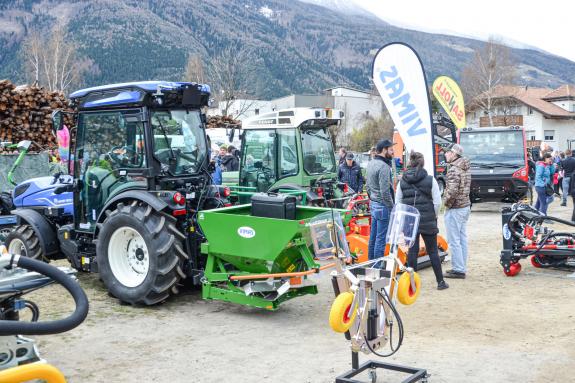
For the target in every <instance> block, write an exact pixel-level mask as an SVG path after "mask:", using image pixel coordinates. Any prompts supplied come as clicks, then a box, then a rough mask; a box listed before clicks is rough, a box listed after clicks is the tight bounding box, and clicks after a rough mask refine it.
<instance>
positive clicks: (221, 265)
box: [198, 205, 347, 310]
mask: <svg viewBox="0 0 575 383" xmlns="http://www.w3.org/2000/svg"><path fill="white" fill-rule="evenodd" d="M250 209H251V206H250V205H239V206H234V207H227V208H221V209H215V210H209V211H202V212H200V213H199V215H198V223H199V225H200V228H201V230H202V232H203V233H204V235H205V236H206V238H207V239H208V240H207V242H205V243H203V244H202V247H201V251H202V253H203V254H204V255H206V256H207V261H206V268H205V273H204V280H203V287H202V296H203V298H204V299H217V300H223V301H229V302H235V303H240V304H244V305H249V306H254V307H259V308H264V309H268V310H276V309H277V308H278V306H279V304H280V303H281V302H284V301H286V300H288V299H291V298H294V297H297V296H301V295H305V294H316V293H317V286H316V284H315V281H314V280H313V279H314V276H317V273H319V271H320V270H321V269H323V268H326V267H327V266H329V265H324V266H321V265H320V264H319V263H317V261H316V260H315V257H314V251H313V249H314V246H313V241H312V238H311V235H310V227H309V223H310V221H311V220H312V219H314V218H315V217H316V216H318V215H320V214H322V213H324V214H325V213H326V212H329V211H330V209H325V208H318V207H308V206H297V208H296V209H295V219H278V218H267V217H260V216H254V215H252V214H251V210H250ZM333 214H335V215H338V214H340V215H342V216H344V217H346V216H347V213H346V212H345V211H343V210H333Z"/></svg>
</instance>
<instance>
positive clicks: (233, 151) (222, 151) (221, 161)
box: [208, 136, 240, 185]
mask: <svg viewBox="0 0 575 383" xmlns="http://www.w3.org/2000/svg"><path fill="white" fill-rule="evenodd" d="M208 147H209V148H211V140H210V138H209V136H208ZM208 155H209V156H210V163H211V168H212V169H213V170H212V173H211V176H212V180H213V183H214V184H215V185H221V184H222V181H223V179H222V172H235V171H239V170H240V151H239V150H238V149H237V148H236V147H235V146H233V145H227V146H226V145H222V146H220V148H219V151H218V153H217V154H216V155H215V156H213V157H212V155H211V150H210V151H209V153H208Z"/></svg>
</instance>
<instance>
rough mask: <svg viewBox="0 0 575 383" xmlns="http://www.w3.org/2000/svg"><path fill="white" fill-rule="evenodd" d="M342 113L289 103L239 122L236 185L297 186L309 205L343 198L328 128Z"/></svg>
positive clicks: (257, 189) (255, 188) (255, 187)
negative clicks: (290, 105)
mask: <svg viewBox="0 0 575 383" xmlns="http://www.w3.org/2000/svg"><path fill="white" fill-rule="evenodd" d="M342 118H343V112H341V111H339V110H335V109H321V108H292V109H284V110H280V111H276V112H272V113H267V114H263V115H259V116H256V117H253V118H251V119H248V120H246V121H244V122H243V124H242V130H243V135H242V158H241V162H240V171H239V186H240V187H243V188H246V189H248V190H252V191H255V192H280V191H302V192H304V194H306V199H307V202H308V203H309V204H314V205H325V204H326V202H329V201H333V200H337V199H338V198H341V197H343V194H344V185H343V184H340V183H339V182H338V180H337V162H336V159H335V156H334V149H333V142H332V138H331V135H330V130H329V129H330V127H331V126H334V125H338V124H340V122H341V119H342ZM336 206H337V205H336Z"/></svg>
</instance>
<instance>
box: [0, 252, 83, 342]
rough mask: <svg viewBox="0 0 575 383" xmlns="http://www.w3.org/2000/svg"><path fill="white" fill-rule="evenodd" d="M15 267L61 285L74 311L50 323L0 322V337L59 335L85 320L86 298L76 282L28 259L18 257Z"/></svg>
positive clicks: (41, 263) (44, 264) (52, 267)
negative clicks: (67, 294) (40, 275)
mask: <svg viewBox="0 0 575 383" xmlns="http://www.w3.org/2000/svg"><path fill="white" fill-rule="evenodd" d="M16 266H18V267H21V268H23V269H26V270H30V271H35V272H37V273H40V274H42V275H45V276H47V277H49V278H51V279H53V280H54V281H56V282H57V283H58V284H60V285H62V286H63V287H64V288H65V289H66V290H68V292H69V293H70V294H71V295H72V298H74V303H75V304H76V309H75V310H74V312H73V313H72V314H71V315H70V316H68V317H67V318H64V319H59V320H55V321H50V322H18V321H7V320H0V336H6V335H47V334H59V333H62V332H66V331H70V330H72V329H73V328H75V327H76V326H78V325H79V324H80V323H82V322H83V321H84V319H86V316H87V315H88V298H87V297H86V293H84V290H82V288H81V287H80V285H79V284H78V283H77V282H76V281H74V280H73V279H72V278H70V277H69V276H68V275H66V274H65V273H64V272H62V271H61V270H59V269H57V268H55V267H54V266H50V265H48V264H46V263H44V262H40V261H37V260H34V259H30V258H28V257H20V258H19V259H18V263H17V265H16Z"/></svg>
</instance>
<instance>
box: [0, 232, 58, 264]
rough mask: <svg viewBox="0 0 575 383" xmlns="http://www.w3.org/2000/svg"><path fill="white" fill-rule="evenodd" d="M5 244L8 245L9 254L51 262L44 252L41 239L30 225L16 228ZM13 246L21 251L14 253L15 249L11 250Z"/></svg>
mask: <svg viewBox="0 0 575 383" xmlns="http://www.w3.org/2000/svg"><path fill="white" fill-rule="evenodd" d="M14 241H18V242H19V243H20V246H18V245H17V244H15V243H13V242H14ZM4 244H5V245H6V249H8V251H9V252H10V251H11V252H12V253H16V254H19V255H24V256H26V257H29V258H32V259H36V260H39V261H44V262H49V260H48V258H47V257H46V255H45V254H44V252H43V251H42V246H41V245H40V238H38V236H37V235H36V232H35V231H34V229H32V226H30V225H19V226H16V228H15V229H14V230H12V231H11V232H10V234H8V235H7V236H6V240H5V242H4ZM11 244H12V246H13V247H14V246H16V247H19V248H20V250H19V251H14V250H13V249H10V245H11Z"/></svg>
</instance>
